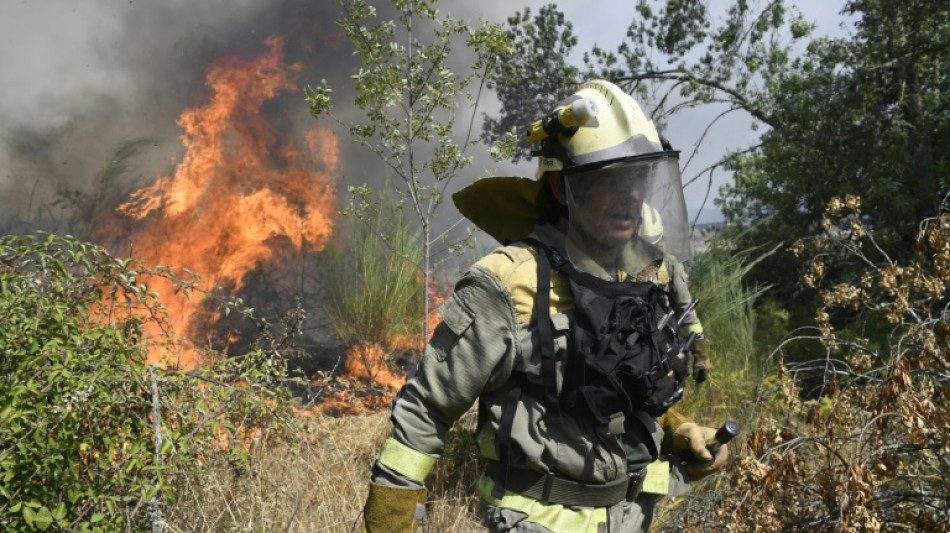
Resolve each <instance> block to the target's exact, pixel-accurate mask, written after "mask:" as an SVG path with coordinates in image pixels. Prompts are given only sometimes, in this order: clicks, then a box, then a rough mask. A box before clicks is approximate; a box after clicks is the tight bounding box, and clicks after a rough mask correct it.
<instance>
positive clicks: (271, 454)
mask: <svg viewBox="0 0 950 533" xmlns="http://www.w3.org/2000/svg"><path fill="white" fill-rule="evenodd" d="M301 426H302V427H303V429H302V430H301V432H300V434H299V437H298V439H297V440H296V442H292V443H282V444H278V445H272V446H269V447H261V448H259V449H257V450H255V452H254V454H253V456H252V457H251V460H250V463H249V465H248V466H247V468H245V469H244V470H243V471H239V470H234V469H228V470H226V471H217V472H212V473H210V474H205V475H203V476H202V477H191V478H187V479H178V480H176V485H177V486H178V487H179V489H178V494H177V495H176V499H177V501H176V502H175V503H174V505H172V506H171V507H170V508H169V509H167V510H166V520H167V522H168V527H167V529H166V531H168V532H171V533H183V532H218V531H228V532H231V531H233V532H239V531H240V532H249V533H250V532H287V533H292V532H298V533H302V532H317V531H327V532H331V531H332V532H351V531H359V530H360V528H359V522H358V521H359V518H360V511H361V509H362V507H363V502H364V501H365V499H366V493H367V490H368V483H369V470H370V466H371V465H372V463H373V461H374V460H375V457H376V453H377V451H378V450H379V447H380V445H381V444H382V442H383V440H385V438H386V437H387V436H388V435H389V433H390V431H391V429H392V428H391V425H390V423H389V413H388V411H387V412H382V413H377V414H371V415H353V416H346V417H342V418H333V417H328V416H324V415H315V416H312V417H307V418H302V419H301ZM449 440H450V442H449V446H448V447H447V448H446V452H445V460H442V461H440V462H439V466H437V468H436V472H435V473H434V475H433V476H431V482H432V484H431V487H430V493H429V509H428V516H427V518H426V521H425V523H424V524H423V527H422V528H420V530H421V531H424V532H426V533H435V532H445V531H457V532H463V533H468V532H476V531H479V532H481V531H484V528H483V527H481V526H480V525H479V521H478V517H477V516H476V510H477V508H478V507H477V497H476V496H475V495H474V492H473V491H474V487H475V480H476V479H477V477H476V475H477V474H476V473H477V472H478V471H479V470H480V464H479V460H478V458H477V450H475V448H474V441H473V438H472V437H471V433H470V432H468V431H466V430H464V429H462V428H461V427H457V428H455V429H453V430H452V432H451V433H450V439H449Z"/></svg>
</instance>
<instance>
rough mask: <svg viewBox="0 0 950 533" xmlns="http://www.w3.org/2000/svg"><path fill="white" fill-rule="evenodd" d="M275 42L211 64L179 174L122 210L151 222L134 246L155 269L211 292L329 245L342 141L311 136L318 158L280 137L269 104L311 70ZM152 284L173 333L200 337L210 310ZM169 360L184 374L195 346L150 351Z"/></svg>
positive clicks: (153, 357)
mask: <svg viewBox="0 0 950 533" xmlns="http://www.w3.org/2000/svg"><path fill="white" fill-rule="evenodd" d="M265 43H266V45H267V47H268V49H267V50H266V51H265V52H263V53H261V54H259V55H256V56H253V57H229V58H224V59H222V60H220V61H217V62H215V63H214V64H212V65H211V66H210V67H209V69H208V71H207V74H206V76H207V84H208V86H209V87H210V88H211V93H212V94H211V98H210V101H209V102H208V103H207V104H205V105H201V106H198V107H194V108H191V109H186V110H185V111H184V112H183V113H182V115H181V117H180V119H179V120H178V124H179V126H181V127H182V128H183V130H184V133H183V134H182V136H181V141H182V143H183V144H184V146H185V148H186V154H185V156H184V158H183V160H182V161H181V163H180V164H178V166H177V167H176V169H175V171H174V173H173V174H172V175H171V176H165V177H162V178H160V179H158V180H157V181H156V182H155V184H154V185H152V186H150V187H147V188H144V189H142V190H140V191H138V192H136V193H135V194H134V195H133V196H132V198H131V200H130V201H129V202H128V203H126V204H124V205H122V206H120V208H119V210H120V212H121V213H123V214H125V215H127V216H129V217H131V218H133V219H135V220H139V221H141V227H140V228H139V229H138V230H136V231H134V232H133V233H132V235H131V236H130V237H129V243H130V246H131V247H132V254H133V255H134V256H136V257H138V258H140V259H143V260H145V262H146V263H147V264H153V265H154V264H164V265H170V266H174V267H176V268H179V269H180V268H188V269H190V270H192V271H194V272H196V273H198V274H200V275H201V276H202V277H203V278H204V280H205V281H207V282H208V284H209V286H210V287H214V286H224V287H226V288H229V289H231V290H238V289H240V288H241V287H242V286H243V283H244V282H243V278H244V276H245V274H247V273H248V272H250V271H252V270H254V269H255V268H257V267H258V266H260V265H262V264H265V263H267V262H271V261H274V260H276V259H286V258H278V257H276V255H277V254H278V253H279V252H282V251H286V250H287V245H288V244H289V245H290V246H292V250H293V253H296V254H300V253H302V252H303V251H304V250H321V249H323V247H324V246H325V245H326V243H327V241H328V240H329V238H330V234H331V232H332V230H333V225H334V222H335V213H336V196H335V192H334V179H333V174H334V173H335V172H336V167H337V163H338V146H337V139H336V137H335V136H334V135H333V134H332V133H331V132H329V131H319V130H318V131H311V132H310V133H308V134H307V135H306V140H307V148H308V153H301V151H300V149H299V148H298V147H297V146H296V144H295V143H294V142H293V141H282V140H281V139H280V137H279V136H278V135H277V133H276V132H275V129H274V127H273V126H272V125H271V124H270V123H269V122H268V121H267V119H266V118H265V117H264V116H263V114H262V107H263V106H264V104H265V102H267V101H269V100H271V99H273V98H274V97H275V96H277V95H278V93H280V92H282V91H291V90H294V89H295V88H296V86H295V84H294V81H293V78H294V77H295V75H296V73H297V72H299V71H300V70H301V66H300V65H299V64H291V65H287V64H285V63H284V61H283V57H284V45H283V40H282V39H281V38H279V37H270V38H268V39H267V40H266V41H265ZM315 162H318V163H316V164H315ZM151 285H152V286H151V287H150V289H151V290H154V291H156V292H158V293H159V294H160V296H161V298H162V301H163V302H164V303H165V305H166V306H167V308H168V311H169V317H170V319H171V326H172V327H173V328H174V332H173V335H175V336H189V337H191V338H192V339H194V338H195V336H196V335H197V332H196V331H194V329H195V327H196V326H195V324H196V323H197V320H196V319H198V318H199V317H204V318H207V317H208V315H209V312H208V311H202V309H201V306H200V304H199V303H198V302H191V301H188V299H186V298H184V297H183V296H182V295H180V294H173V292H174V290H173V288H172V286H171V284H170V283H168V282H166V281H164V280H161V279H157V280H154V282H152V284H151ZM212 321H213V319H212ZM147 333H149V334H152V335H155V334H157V333H158V332H157V331H154V328H153V330H152V331H148V332H147ZM169 357H171V359H172V362H175V360H176V359H177V362H178V364H179V365H181V366H184V367H191V366H193V365H194V364H195V363H196V362H197V354H196V352H195V351H194V350H193V349H186V350H185V351H184V352H181V353H178V354H171V353H169V352H167V351H163V353H150V354H149V360H150V361H160V360H163V359H168V358H169Z"/></svg>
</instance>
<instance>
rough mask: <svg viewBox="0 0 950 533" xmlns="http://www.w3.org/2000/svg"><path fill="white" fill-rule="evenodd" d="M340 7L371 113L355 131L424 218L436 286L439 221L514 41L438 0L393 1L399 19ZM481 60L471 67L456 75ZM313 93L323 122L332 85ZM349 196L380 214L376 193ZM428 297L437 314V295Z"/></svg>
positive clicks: (359, 89) (425, 273)
mask: <svg viewBox="0 0 950 533" xmlns="http://www.w3.org/2000/svg"><path fill="white" fill-rule="evenodd" d="M340 3H341V5H342V6H343V9H344V16H343V18H342V19H341V20H340V21H339V24H340V26H341V27H342V28H343V29H344V31H345V32H346V35H347V37H348V38H349V39H350V41H351V42H352V43H353V46H354V49H355V53H356V54H357V55H358V56H359V58H360V62H361V66H360V67H359V70H358V72H357V73H356V74H355V75H354V76H353V78H354V80H355V82H356V88H355V89H356V91H355V93H356V94H355V103H356V105H357V107H358V108H359V109H360V110H361V111H362V112H363V113H364V114H365V120H364V121H361V122H354V123H351V124H348V125H347V126H348V127H349V131H350V135H351V137H352V138H353V139H354V140H355V141H356V142H358V143H360V144H361V145H363V146H366V147H368V148H369V149H371V150H372V151H373V153H375V154H376V156H377V157H378V158H379V160H380V161H382V163H383V164H384V165H385V167H386V168H387V169H388V171H389V172H391V174H392V176H393V182H394V184H395V186H396V190H397V192H398V193H399V194H400V196H401V202H400V203H399V204H398V205H399V206H400V207H404V206H408V207H407V208H408V209H409V210H410V211H411V212H412V213H414V214H415V217H416V219H417V221H418V223H419V226H420V229H421V235H422V237H421V247H422V263H421V264H420V265H419V270H420V271H421V273H422V277H423V280H424V284H423V287H428V286H429V280H430V278H431V275H432V268H433V261H432V260H433V245H435V244H437V243H438V242H439V241H440V239H441V238H442V235H438V234H437V233H436V231H435V230H436V228H434V227H433V223H434V218H435V215H436V213H437V211H438V210H439V207H440V206H441V204H442V200H443V199H444V195H445V193H446V190H447V189H448V187H449V186H450V184H451V183H452V181H453V180H454V179H455V178H456V177H458V176H459V174H460V173H461V172H462V171H463V170H464V169H465V168H466V167H468V166H469V165H471V164H472V157H471V156H470V155H467V150H468V149H469V148H470V146H471V145H472V144H473V143H474V142H475V141H474V140H473V139H472V138H471V131H472V123H473V121H474V118H475V116H476V106H477V104H478V101H479V97H480V95H481V92H482V90H483V88H484V86H485V83H486V77H485V76H486V73H487V72H490V71H492V69H493V68H494V66H495V64H496V63H497V62H498V61H499V58H500V56H501V54H502V53H503V52H504V51H505V50H506V47H507V39H506V38H505V36H504V33H503V32H502V31H501V29H500V28H499V27H498V26H496V25H492V24H488V23H482V24H481V25H479V26H472V25H469V24H468V23H467V22H465V21H460V20H455V19H453V18H452V17H450V16H443V15H441V14H440V13H439V12H438V11H437V10H436V8H435V5H436V3H437V2H436V1H435V0H393V1H392V8H393V9H394V10H395V13H396V17H395V19H394V20H386V19H383V18H381V17H379V16H378V15H377V11H376V9H375V8H374V7H373V6H371V5H368V4H367V3H366V2H365V0H341V2H340ZM460 46H461V47H463V48H459V47H460ZM472 57H474V61H469V62H467V63H466V64H467V66H466V67H465V68H462V69H456V68H454V65H456V64H461V63H465V58H469V59H471V58H472ZM306 93H307V100H308V102H309V103H310V111H311V113H312V114H313V115H314V116H319V115H321V114H322V113H324V112H325V111H327V110H328V109H329V105H330V98H329V97H330V88H329V86H328V85H327V83H326V82H325V81H324V82H323V83H322V84H321V86H320V87H317V88H308V89H307V91H306ZM465 102H468V103H469V104H470V105H471V106H472V112H471V114H470V115H469V116H470V121H472V122H470V123H469V124H468V127H467V129H466V128H461V132H460V127H458V126H459V125H458V124H457V120H458V118H459V117H460V116H461V113H462V112H461V111H460V106H461V105H462V104H463V103H465ZM350 192H351V193H352V194H353V195H354V210H355V211H356V212H360V211H365V210H366V209H372V208H374V207H378V204H377V203H375V202H374V200H373V198H372V192H373V191H372V190H371V189H370V188H369V187H368V186H366V185H363V186H359V187H351V188H350ZM422 297H423V298H424V299H425V303H424V306H423V307H424V312H425V316H428V314H429V302H428V298H427V296H426V295H423V296H422ZM422 330H423V338H424V339H427V338H428V335H429V331H428V325H427V324H425V323H423V327H422Z"/></svg>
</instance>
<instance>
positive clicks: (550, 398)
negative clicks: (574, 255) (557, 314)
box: [525, 238, 570, 422]
mask: <svg viewBox="0 0 950 533" xmlns="http://www.w3.org/2000/svg"><path fill="white" fill-rule="evenodd" d="M525 242H526V243H528V244H529V245H531V246H534V247H535V248H538V250H539V252H541V251H543V252H544V253H538V293H537V300H536V302H537V303H536V306H535V307H536V312H537V320H538V336H539V337H540V340H541V380H542V382H543V383H544V406H545V409H547V414H548V416H549V417H550V419H551V421H552V422H560V421H561V407H560V403H559V402H558V394H557V358H556V357H555V355H554V330H553V328H552V324H551V264H552V263H556V264H557V263H567V264H568V265H570V263H569V262H568V261H567V260H566V259H564V257H563V256H561V254H559V253H558V252H557V250H554V249H552V248H551V247H549V246H547V245H545V244H544V243H542V242H541V241H538V240H537V239H531V238H528V239H525ZM555 254H556V255H555ZM552 256H553V259H554V261H552ZM558 267H560V265H558Z"/></svg>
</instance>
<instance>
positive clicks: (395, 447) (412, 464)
mask: <svg viewBox="0 0 950 533" xmlns="http://www.w3.org/2000/svg"><path fill="white" fill-rule="evenodd" d="M376 461H377V462H379V464H381V465H383V466H385V467H387V468H389V469H391V470H393V471H394V472H397V473H399V474H401V475H403V476H406V477H407V478H409V479H411V480H413V481H417V482H419V483H423V482H425V480H426V477H427V476H428V475H429V472H430V471H431V470H432V467H433V466H434V465H435V457H432V456H431V455H426V454H424V453H422V452H419V451H416V450H413V449H412V448H410V447H409V446H406V445H405V444H403V443H401V442H399V441H398V440H396V439H394V438H392V437H389V438H388V439H386V442H384V443H383V448H382V449H381V450H380V451H379V457H377V458H376Z"/></svg>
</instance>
